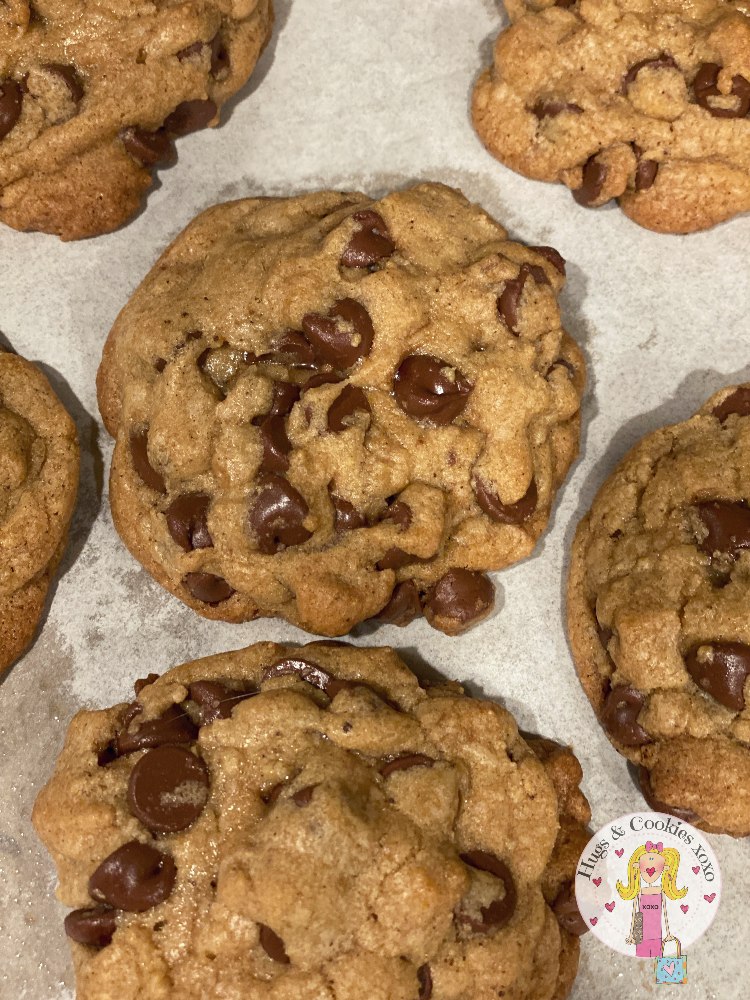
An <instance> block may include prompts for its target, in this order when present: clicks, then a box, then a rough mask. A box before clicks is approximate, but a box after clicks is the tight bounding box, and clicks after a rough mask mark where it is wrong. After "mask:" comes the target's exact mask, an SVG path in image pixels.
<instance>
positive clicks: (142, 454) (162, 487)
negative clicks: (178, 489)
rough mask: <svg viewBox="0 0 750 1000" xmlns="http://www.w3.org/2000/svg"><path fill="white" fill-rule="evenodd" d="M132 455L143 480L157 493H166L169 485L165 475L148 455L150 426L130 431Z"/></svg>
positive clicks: (135, 467)
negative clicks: (157, 468) (152, 462)
mask: <svg viewBox="0 0 750 1000" xmlns="http://www.w3.org/2000/svg"><path fill="white" fill-rule="evenodd" d="M130 456H131V459H132V461H133V468H134V469H135V471H136V472H137V473H138V475H139V477H140V479H141V481H142V482H143V483H144V484H145V485H146V486H148V487H149V488H150V489H152V490H156V492H157V493H166V492H167V485H166V483H165V482H164V477H163V476H162V474H161V473H160V472H157V471H156V469H155V468H154V467H153V465H152V464H151V462H150V461H149V457H148V427H144V428H143V429H142V430H139V431H131V432H130Z"/></svg>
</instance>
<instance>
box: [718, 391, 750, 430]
mask: <svg viewBox="0 0 750 1000" xmlns="http://www.w3.org/2000/svg"><path fill="white" fill-rule="evenodd" d="M713 414H714V416H715V417H716V419H717V420H719V421H720V423H722V424H723V423H724V421H725V420H726V419H727V417H731V416H733V415H736V416H738V417H750V385H741V386H740V387H739V389H735V390H734V392H733V393H730V395H729V396H727V397H726V398H725V399H722V401H721V402H720V403H719V404H718V405H717V406H715V407H714V410H713Z"/></svg>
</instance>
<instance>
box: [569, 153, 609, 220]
mask: <svg viewBox="0 0 750 1000" xmlns="http://www.w3.org/2000/svg"><path fill="white" fill-rule="evenodd" d="M597 155H598V154H596V153H595V154H594V155H593V156H591V157H589V159H588V160H587V161H586V163H585V164H584V167H583V182H582V184H581V186H580V187H579V188H576V189H575V191H574V192H573V197H574V198H575V200H576V201H577V202H578V204H579V205H583V206H584V208H586V207H588V206H589V205H593V203H594V202H595V201H596V200H597V198H598V197H599V195H600V194H601V193H602V189H603V187H604V182H605V181H606V179H607V165H606V164H605V163H601V162H600V161H599V160H597V158H596V157H597Z"/></svg>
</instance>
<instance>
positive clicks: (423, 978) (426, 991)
mask: <svg viewBox="0 0 750 1000" xmlns="http://www.w3.org/2000/svg"><path fill="white" fill-rule="evenodd" d="M417 982H418V983H419V994H418V996H417V1000H430V998H431V996H432V970H431V969H430V967H429V965H427V964H425V965H420V966H419V968H418V969H417Z"/></svg>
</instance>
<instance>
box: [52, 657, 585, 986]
mask: <svg viewBox="0 0 750 1000" xmlns="http://www.w3.org/2000/svg"><path fill="white" fill-rule="evenodd" d="M136 691H137V697H136V700H135V701H134V702H132V703H131V704H130V705H118V706H116V707H114V708H112V709H108V710H105V711H95V712H91V711H87V712H81V713H79V714H78V715H77V716H76V717H75V719H74V720H73V722H72V723H71V726H70V730H69V732H68V736H67V739H66V743H65V748H64V750H63V751H62V754H61V756H60V758H59V760H58V763H57V768H56V771H55V775H54V777H53V778H52V780H51V781H50V783H49V784H48V785H47V787H46V788H45V789H44V790H43V791H42V793H41V794H40V796H39V799H38V800H37V803H36V806H35V810H34V823H35V825H36V828H37V830H38V831H39V834H40V836H41V837H42V839H43V840H44V842H45V844H46V845H47V846H48V848H49V849H50V851H51V852H52V854H53V856H54V859H55V863H56V865H57V869H58V874H59V879H60V885H59V890H58V895H59V897H60V898H61V900H62V901H63V902H64V903H66V904H67V905H68V906H72V907H76V908H77V909H76V910H74V911H72V912H71V913H70V914H69V915H68V917H67V919H66V922H65V927H66V931H67V934H68V936H69V937H70V939H71V941H72V942H73V944H72V948H73V956H74V961H75V965H76V975H77V994H76V995H77V997H78V1000H94V998H95V1000H156V998H159V1000H171V998H173V997H174V998H177V997H180V998H184V1000H191V998H194V1000H199V998H200V1000H205V998H210V997H217V998H218V997H221V998H222V1000H240V998H242V1000H255V998H273V1000H292V998H294V1000H301V998H308V997H309V998H313V997H314V998H326V1000H333V998H334V997H354V996H368V997H373V998H375V1000H415V998H416V997H420V998H422V1000H429V998H430V997H431V998H432V1000H448V998H450V1000H485V998H486V1000H489V998H496V997H497V996H499V995H502V994H503V993H504V994H505V995H506V996H510V995H512V996H514V997H517V998H518V1000H525V998H529V1000H531V998H532V997H533V998H534V1000H552V998H553V997H555V998H563V997H564V996H566V995H567V993H568V991H569V989H570V986H571V983H572V980H573V978H574V976H575V971H576V966H577V949H578V945H577V941H576V939H575V936H574V935H575V934H578V933H581V932H582V931H583V929H584V928H585V924H583V922H582V920H581V918H580V915H578V913H577V911H576V910H575V903H574V900H571V897H570V884H571V880H572V878H573V875H574V871H575V866H576V863H577V859H578V852H579V851H580V850H581V848H582V847H583V846H584V844H585V841H586V839H587V834H586V832H585V829H584V827H585V824H586V823H587V822H588V820H589V816H590V814H589V809H588V804H587V803H586V800H585V798H584V797H583V795H582V794H581V792H580V790H579V789H578V783H579V781H580V779H581V772H580V768H579V766H578V763H577V761H576V760H575V758H574V757H573V755H572V754H571V753H570V751H568V750H565V749H563V748H561V747H559V746H557V745H556V744H549V743H547V742H546V741H537V743H538V750H539V757H537V756H536V755H535V753H533V752H532V750H531V749H530V748H529V746H528V745H527V743H526V742H525V741H524V740H523V739H522V738H521V737H520V736H519V734H518V730H517V728H516V725H515V723H514V721H513V719H512V717H511V716H510V715H509V714H508V712H506V711H505V710H504V709H503V708H501V707H500V706H498V705H496V704H494V703H492V702H487V701H479V700H473V699H470V698H467V697H464V696H463V694H462V692H461V689H460V688H459V687H458V685H455V684H450V685H448V684H445V685H441V686H438V687H432V688H429V689H427V690H424V689H422V688H421V687H420V686H419V684H418V682H417V679H416V677H414V675H413V674H412V673H411V672H410V671H409V670H408V669H407V668H406V666H405V665H404V663H403V662H402V661H401V660H400V659H399V657H398V656H397V655H396V654H395V653H394V652H393V651H392V650H390V649H387V648H386V649H356V648H354V647H347V646H345V645H344V644H326V643H313V644H310V645H308V646H305V647H301V648H300V647H290V646H279V645H274V644H271V643H260V644H257V645H255V646H251V647H249V648H247V649H244V650H240V651H238V652H235V653H226V654H221V655H219V656H213V657H210V658H208V659H204V660H198V661H196V662H193V663H188V664H186V665H184V666H181V667H178V668H176V669H174V670H171V671H169V672H168V673H167V674H165V675H164V676H163V677H161V678H158V679H157V678H156V675H154V674H152V675H150V676H149V677H148V679H146V680H144V681H139V682H138V683H137V684H136ZM540 758H541V759H542V760H543V761H544V764H542V763H541V762H540ZM556 789H557V790H556ZM581 841H583V843H581ZM548 904H551V906H552V907H554V908H555V910H556V911H557V912H558V913H559V914H560V916H559V921H560V922H559V923H558V920H557V919H555V916H554V915H553V910H552V909H551V906H550V905H548Z"/></svg>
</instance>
